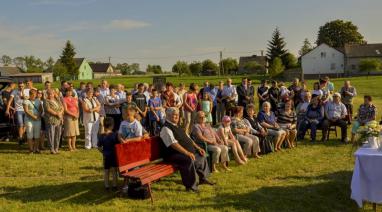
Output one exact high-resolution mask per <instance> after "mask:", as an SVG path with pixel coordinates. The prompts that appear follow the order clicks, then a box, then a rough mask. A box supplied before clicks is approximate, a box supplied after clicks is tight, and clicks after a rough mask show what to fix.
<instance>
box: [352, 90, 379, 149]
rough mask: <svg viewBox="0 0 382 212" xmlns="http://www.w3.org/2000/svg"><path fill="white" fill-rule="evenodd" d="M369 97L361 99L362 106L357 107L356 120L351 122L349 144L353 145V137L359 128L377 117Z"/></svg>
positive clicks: (375, 109)
mask: <svg viewBox="0 0 382 212" xmlns="http://www.w3.org/2000/svg"><path fill="white" fill-rule="evenodd" d="M372 101H373V99H372V98H371V96H369V95H366V96H364V97H363V104H362V105H361V106H359V109H358V116H357V119H356V120H355V121H354V122H353V127H352V130H351V142H352V143H354V140H355V135H356V133H357V130H358V128H359V127H360V126H364V125H365V124H367V123H369V122H371V121H374V120H375V119H376V118H377V117H376V116H377V108H376V107H375V105H374V104H373V102H372Z"/></svg>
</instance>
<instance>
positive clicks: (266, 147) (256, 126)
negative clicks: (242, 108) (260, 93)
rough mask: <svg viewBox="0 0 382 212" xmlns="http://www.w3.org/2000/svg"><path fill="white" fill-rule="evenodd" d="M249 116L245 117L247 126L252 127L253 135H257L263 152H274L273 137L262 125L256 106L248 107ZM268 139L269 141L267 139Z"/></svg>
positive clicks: (250, 105)
mask: <svg viewBox="0 0 382 212" xmlns="http://www.w3.org/2000/svg"><path fill="white" fill-rule="evenodd" d="M246 110H247V116H246V117H245V122H246V123H247V125H249V126H251V133H252V134H254V135H256V136H257V137H258V138H259V139H260V144H261V145H260V146H262V147H261V152H262V153H263V154H264V153H269V152H272V151H273V150H272V147H271V145H272V144H271V141H272V139H273V137H272V136H269V135H268V131H267V130H266V129H265V128H264V127H262V126H261V125H260V123H259V122H258V120H257V117H256V114H255V105H253V104H249V105H247V108H246ZM266 138H268V139H266Z"/></svg>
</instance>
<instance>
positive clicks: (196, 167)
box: [160, 107, 215, 193]
mask: <svg viewBox="0 0 382 212" xmlns="http://www.w3.org/2000/svg"><path fill="white" fill-rule="evenodd" d="M178 122H179V110H178V109H177V108H174V107H170V108H167V110H166V122H165V124H164V126H163V128H162V130H161V132H160V137H161V139H162V141H163V143H164V144H165V145H166V147H167V148H166V154H165V156H164V159H165V161H167V162H169V163H171V164H174V165H175V166H176V167H177V168H179V171H180V175H181V177H182V182H183V185H184V186H185V187H186V190H187V191H191V192H196V193H198V192H199V189H198V182H197V175H198V176H199V185H201V184H208V185H214V184H215V183H212V182H210V181H209V180H208V179H207V176H208V175H209V174H210V172H209V168H208V163H207V160H206V157H205V154H206V153H205V151H204V150H203V149H202V148H200V147H199V146H198V145H197V144H195V142H194V141H193V140H192V139H191V138H190V137H189V136H188V135H187V134H186V132H185V131H184V130H183V129H182V128H181V127H179V126H178Z"/></svg>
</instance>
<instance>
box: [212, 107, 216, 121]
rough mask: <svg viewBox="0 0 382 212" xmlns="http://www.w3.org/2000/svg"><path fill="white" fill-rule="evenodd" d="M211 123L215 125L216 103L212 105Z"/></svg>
mask: <svg viewBox="0 0 382 212" xmlns="http://www.w3.org/2000/svg"><path fill="white" fill-rule="evenodd" d="M211 113H212V125H213V126H215V125H216V105H214V106H213V107H212V111H211Z"/></svg>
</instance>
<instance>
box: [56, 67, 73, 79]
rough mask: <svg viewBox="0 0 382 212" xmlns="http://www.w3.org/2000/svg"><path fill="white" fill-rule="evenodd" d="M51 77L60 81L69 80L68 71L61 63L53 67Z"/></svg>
mask: <svg viewBox="0 0 382 212" xmlns="http://www.w3.org/2000/svg"><path fill="white" fill-rule="evenodd" d="M53 77H54V78H57V77H59V79H60V80H65V79H69V78H71V77H70V74H68V70H67V69H66V67H65V66H64V65H63V64H62V63H57V64H56V65H54V66H53Z"/></svg>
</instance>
